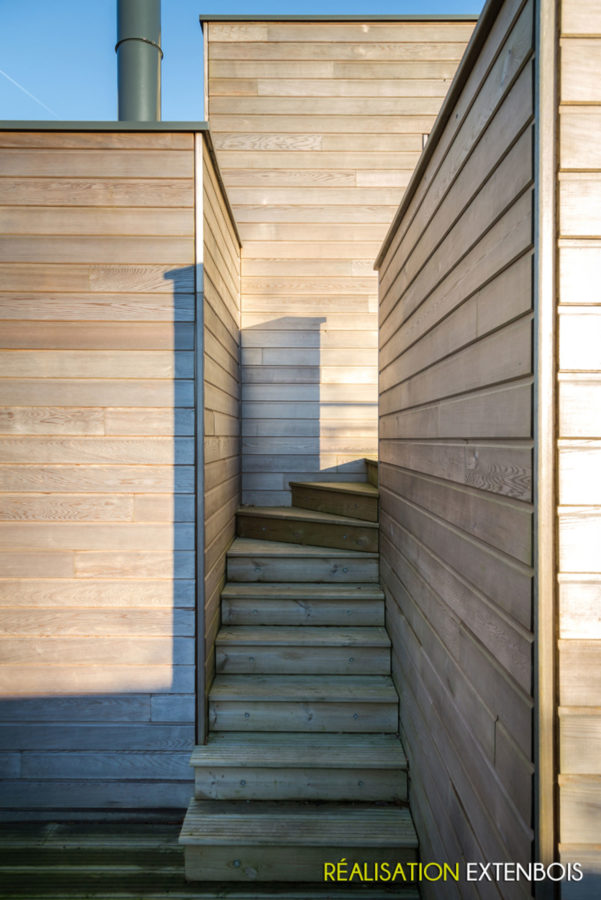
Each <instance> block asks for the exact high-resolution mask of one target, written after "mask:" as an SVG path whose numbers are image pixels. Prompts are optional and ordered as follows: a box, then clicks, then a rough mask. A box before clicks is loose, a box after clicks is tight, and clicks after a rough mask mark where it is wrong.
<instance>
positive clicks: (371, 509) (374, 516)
mask: <svg viewBox="0 0 601 900" xmlns="http://www.w3.org/2000/svg"><path fill="white" fill-rule="evenodd" d="M291 491H292V505H293V506H300V507H301V508H302V509H313V510H315V511H316V512H324V513H332V514H333V515H336V516H348V517H349V518H351V519H364V520H365V521H366V522H377V521H378V498H377V497H360V496H357V495H356V494H345V493H343V492H342V491H334V490H332V491H328V490H325V489H322V488H320V489H315V488H309V487H300V486H298V487H293V486H291Z"/></svg>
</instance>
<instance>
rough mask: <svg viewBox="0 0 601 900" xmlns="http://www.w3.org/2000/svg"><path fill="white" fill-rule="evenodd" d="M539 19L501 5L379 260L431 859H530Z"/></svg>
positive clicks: (399, 563) (407, 728) (384, 443)
mask: <svg viewBox="0 0 601 900" xmlns="http://www.w3.org/2000/svg"><path fill="white" fill-rule="evenodd" d="M533 15H534V8H533V4H532V3H525V4H522V3H520V2H519V0H513V2H505V3H504V4H500V7H499V11H498V14H497V17H496V19H495V20H494V22H493V23H492V25H491V28H490V32H489V33H488V34H487V36H486V39H485V40H484V43H483V45H482V47H481V48H480V51H479V55H478V56H477V58H476V59H475V61H474V63H473V66H472V68H471V70H470V71H469V72H468V73H467V76H466V82H465V84H464V86H463V88H462V91H461V92H460V94H459V95H458V97H457V99H456V104H455V107H454V109H453V110H452V111H451V113H450V116H449V119H448V122H447V124H446V126H445V128H444V129H443V130H442V131H441V133H440V134H439V135H438V136H437V141H436V144H435V146H434V147H433V149H432V156H431V157H430V159H429V161H428V165H427V167H426V168H425V170H424V171H423V173H422V176H421V178H420V180H419V182H418V183H417V184H416V185H415V190H414V192H413V193H412V196H411V200H410V202H409V205H408V206H407V208H406V210H404V215H403V217H402V219H401V220H400V221H399V222H398V223H397V224H396V226H395V231H394V233H393V234H392V236H391V239H390V243H389V246H388V248H387V250H386V251H385V253H384V256H383V258H382V259H381V264H380V269H379V288H380V291H379V305H380V317H379V320H380V353H379V371H380V376H379V412H380V446H379V457H380V469H379V490H380V529H381V577H382V583H383V587H384V591H385V593H386V622H387V627H388V630H389V634H390V636H391V640H392V670H393V675H394V678H395V682H396V684H397V686H398V689H399V693H400V701H401V702H400V723H399V724H400V730H401V733H402V735H403V740H404V743H405V747H406V749H407V750H408V755H409V760H410V766H411V772H412V782H413V784H414V787H413V788H411V789H410V799H411V800H412V802H413V805H414V809H415V812H414V815H415V818H416V821H417V822H418V823H419V824H420V826H421V827H422V835H421V840H422V842H423V843H422V846H424V844H425V846H428V847H429V848H430V851H431V853H432V855H433V857H437V856H438V857H445V854H446V853H447V850H448V846H447V845H448V844H449V843H451V844H452V835H460V841H461V846H462V848H463V849H462V852H463V853H467V854H468V855H469V853H470V852H473V853H476V854H482V853H484V855H485V858H486V859H492V858H494V859H507V860H513V861H515V860H518V859H519V860H521V861H523V862H527V861H528V860H529V859H530V852H531V849H530V848H531V838H532V827H533V820H532V808H531V803H530V802H529V795H530V790H531V779H532V772H533V759H532V743H531V738H532V722H531V717H532V708H533V703H534V697H533V682H532V668H531V666H532V655H531V654H532V643H533V633H532V624H533V619H532V616H533V609H532V565H533V556H532V505H531V502H530V501H531V497H532V495H531V478H532V461H531V446H532V406H531V380H532V373H533V368H532V365H533V364H532V359H531V353H530V344H531V315H532V309H533V293H532V280H531V279H532V260H531V250H530V248H531V243H532V213H531V209H532V191H531V186H532V181H533V175H534V173H533V164H532V131H531V123H532V117H533V93H532V90H533V88H532V85H533V81H532V69H531V61H532V55H533V51H534V45H533ZM497 235H498V239H497V237H496V236H497ZM501 235H502V237H501ZM510 285H512V287H510ZM488 329H490V330H488ZM495 346H498V347H499V348H501V346H502V347H503V349H498V350H495V349H494V347H495ZM520 347H521V349H520ZM487 348H489V349H487ZM501 360H502V361H503V362H502V363H501ZM499 365H503V366H506V368H505V369H504V371H503V372H501V371H500V369H498V366H499ZM485 434H486V438H484V435H485ZM483 438H484V439H483ZM518 498H519V499H518ZM493 510H494V511H493ZM504 522H505V525H504V524H503V523H504ZM510 585H511V587H510ZM510 598H511V599H510ZM411 791H412V793H411ZM492 809H494V810H495V813H494V816H489V813H490V810H492ZM468 848H470V849H468ZM505 887H506V886H505ZM520 894H521V891H519V890H517V889H516V891H515V896H516V898H517V897H518V896H520ZM486 895H487V892H486V891H485V890H484V889H482V888H481V886H480V885H478V886H474V891H473V896H474V898H475V897H484V896H486Z"/></svg>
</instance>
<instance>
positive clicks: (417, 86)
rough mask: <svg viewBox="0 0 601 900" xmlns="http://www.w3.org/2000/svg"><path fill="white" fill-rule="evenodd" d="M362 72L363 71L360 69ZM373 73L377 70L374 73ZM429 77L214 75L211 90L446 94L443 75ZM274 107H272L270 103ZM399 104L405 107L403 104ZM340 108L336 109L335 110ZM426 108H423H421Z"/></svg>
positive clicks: (217, 92) (341, 94)
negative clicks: (249, 77) (246, 79)
mask: <svg viewBox="0 0 601 900" xmlns="http://www.w3.org/2000/svg"><path fill="white" fill-rule="evenodd" d="M363 74H364V73H363ZM374 74H376V73H374ZM429 74H430V77H429V78H423V79H420V78H404V79H403V78H396V79H391V78H388V79H378V78H375V77H374V78H371V79H368V78H366V77H363V78H356V79H353V78H345V79H338V80H335V79H333V78H332V79H327V80H326V79H324V78H318V79H311V78H278V77H277V76H274V75H273V73H272V72H270V73H269V75H268V76H267V77H264V78H258V79H255V80H254V81H251V82H243V81H241V80H240V79H234V78H231V79H215V80H214V81H213V82H212V85H211V91H212V93H214V94H215V95H224V96H227V95H229V94H232V93H233V92H234V89H236V88H237V87H238V85H239V84H246V85H247V89H248V91H249V94H250V95H254V96H257V95H258V96H259V97H261V96H263V97H271V98H273V97H302V98H309V97H329V98H333V97H370V98H372V99H376V98H378V99H379V98H382V97H396V98H403V99H407V98H409V97H439V98H441V99H442V98H443V97H444V96H445V94H446V85H445V83H444V81H443V80H442V79H439V78H433V77H431V73H429ZM270 108H273V107H270ZM402 108H403V109H406V108H407V107H406V106H405V104H404V103H403V104H402ZM338 111H342V109H340V110H336V113H338ZM422 111H424V112H425V109H422Z"/></svg>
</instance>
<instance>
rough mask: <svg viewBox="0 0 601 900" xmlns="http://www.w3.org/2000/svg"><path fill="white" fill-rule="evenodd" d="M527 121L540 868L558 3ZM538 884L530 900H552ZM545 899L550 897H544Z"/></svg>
mask: <svg viewBox="0 0 601 900" xmlns="http://www.w3.org/2000/svg"><path fill="white" fill-rule="evenodd" d="M536 11H537V12H536V15H537V28H536V33H537V43H536V69H535V71H536V75H535V78H536V84H535V97H536V100H535V104H536V105H535V116H536V122H537V129H536V156H535V271H534V317H535V318H534V321H535V336H534V359H535V394H534V429H535V433H534V438H535V443H534V446H535V459H534V473H535V478H534V485H535V541H534V547H535V560H534V562H535V597H534V631H535V645H534V646H535V650H534V654H535V656H534V684H535V722H534V741H535V746H534V754H535V756H534V758H535V764H536V769H535V793H534V800H535V804H534V825H535V856H536V859H537V860H540V861H541V862H543V863H545V864H546V865H548V864H549V863H551V862H552V861H553V860H554V859H555V857H556V853H557V824H558V823H557V799H556V790H557V789H556V781H557V777H556V775H557V773H556V768H557V733H556V732H557V728H556V720H557V691H556V667H557V660H556V655H557V649H556V647H557V626H556V619H557V609H556V606H557V604H556V593H557V523H556V494H557V492H556V434H557V432H556V428H557V426H556V421H557V414H556V408H557V391H556V380H557V376H556V364H557V363H556V361H557V351H556V343H557V337H556V329H557V325H556V295H557V285H556V266H557V240H556V208H557V187H556V179H557V140H558V137H557V116H558V101H557V98H558V73H557V64H558V37H557V29H558V0H538V3H537V5H536ZM552 888H553V885H551V886H550V888H549V886H547V887H545V886H544V885H542V884H541V887H540V894H539V892H538V891H537V897H538V896H540V897H541V898H542V897H547V896H550V895H551V896H552V895H553V894H552ZM549 891H551V893H549Z"/></svg>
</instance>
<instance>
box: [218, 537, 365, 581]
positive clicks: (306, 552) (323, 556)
mask: <svg viewBox="0 0 601 900" xmlns="http://www.w3.org/2000/svg"><path fill="white" fill-rule="evenodd" d="M227 578H228V581H247V582H248V581H253V582H255V581H278V582H279V581H294V582H303V583H306V582H319V583H322V582H325V583H341V582H357V581H359V582H363V583H366V582H369V583H377V582H378V580H379V565H378V554H377V553H363V552H358V551H356V550H338V549H331V548H329V547H312V546H306V545H301V544H288V543H283V542H282V543H281V542H278V541H259V540H251V539H250V538H236V540H235V541H234V542H233V544H232V546H231V547H230V549H229V550H228V553H227Z"/></svg>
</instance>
